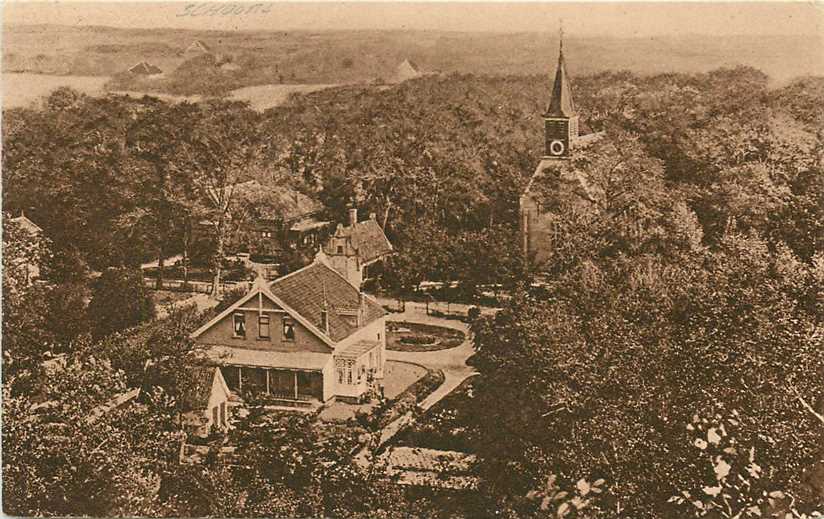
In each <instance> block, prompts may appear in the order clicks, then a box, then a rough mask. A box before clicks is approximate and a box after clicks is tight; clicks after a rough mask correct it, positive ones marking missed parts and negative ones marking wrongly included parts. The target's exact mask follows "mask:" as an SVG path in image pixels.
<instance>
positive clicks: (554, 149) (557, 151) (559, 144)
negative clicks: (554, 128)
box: [547, 139, 566, 157]
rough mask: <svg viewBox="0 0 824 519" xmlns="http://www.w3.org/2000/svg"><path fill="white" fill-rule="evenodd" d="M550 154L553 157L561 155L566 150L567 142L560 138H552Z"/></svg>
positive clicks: (549, 146) (549, 148) (549, 147)
mask: <svg viewBox="0 0 824 519" xmlns="http://www.w3.org/2000/svg"><path fill="white" fill-rule="evenodd" d="M547 148H548V151H549V154H550V155H552V156H553V157H561V156H563V154H564V152H566V144H564V141H562V140H560V139H552V140H551V141H549V145H548V146H547Z"/></svg>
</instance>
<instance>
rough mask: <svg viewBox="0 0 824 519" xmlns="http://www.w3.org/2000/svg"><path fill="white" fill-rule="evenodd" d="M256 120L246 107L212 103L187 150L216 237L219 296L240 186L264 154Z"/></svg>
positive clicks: (188, 167)
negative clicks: (234, 206) (233, 211)
mask: <svg viewBox="0 0 824 519" xmlns="http://www.w3.org/2000/svg"><path fill="white" fill-rule="evenodd" d="M256 120H257V116H256V114H255V112H253V111H252V110H251V109H250V108H249V107H248V105H247V104H245V103H238V102H225V101H214V102H209V103H206V104H204V105H203V106H202V107H201V112H200V114H199V117H198V118H197V120H196V122H195V124H194V127H193V128H192V134H191V140H190V142H188V143H187V146H186V150H185V168H186V170H187V171H188V172H189V174H190V175H191V176H192V180H193V182H194V184H195V186H196V189H197V192H198V194H199V196H200V199H201V200H203V206H204V208H205V210H204V212H205V215H206V216H207V217H208V218H209V220H210V221H211V225H212V229H213V232H214V238H215V244H216V247H215V249H216V250H215V254H214V257H213V258H212V268H213V270H214V278H213V280H212V296H213V297H218V294H219V293H220V289H221V284H220V279H221V269H222V268H223V267H222V262H223V258H224V254H225V245H226V239H227V235H228V231H229V223H230V218H231V216H230V215H231V214H232V209H233V204H234V203H235V202H236V196H237V194H236V190H237V184H238V182H239V181H240V180H241V178H242V175H244V174H245V173H246V170H247V169H248V168H249V167H250V166H252V165H253V164H254V163H255V161H256V160H259V157H260V153H261V148H260V139H259V133H258V131H257V128H256Z"/></svg>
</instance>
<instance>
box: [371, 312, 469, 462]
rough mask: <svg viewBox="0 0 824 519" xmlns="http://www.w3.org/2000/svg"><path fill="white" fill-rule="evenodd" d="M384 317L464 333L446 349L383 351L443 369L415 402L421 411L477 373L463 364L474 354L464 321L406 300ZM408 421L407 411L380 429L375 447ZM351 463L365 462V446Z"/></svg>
mask: <svg viewBox="0 0 824 519" xmlns="http://www.w3.org/2000/svg"><path fill="white" fill-rule="evenodd" d="M388 320H390V321H395V322H401V321H404V322H409V323H418V324H431V325H435V326H443V327H445V328H452V329H455V330H460V331H462V332H463V333H464V334H465V335H466V338H465V339H464V341H463V342H462V343H461V344H460V345H459V346H456V347H454V348H449V349H447V350H438V351H425V352H404V351H391V350H386V359H387V360H396V361H402V362H412V363H415V364H420V365H422V366H426V367H427V368H431V369H440V370H442V371H443V374H444V381H443V383H442V384H441V385H440V386H438V388H437V389H435V391H433V392H432V393H430V394H429V396H427V397H426V398H425V399H423V401H421V402H420V403H418V407H419V408H421V409H422V410H423V411H427V410H429V409H430V408H431V407H432V406H433V405H435V404H436V403H438V402H440V401H441V400H442V399H443V398H444V397H446V396H447V395H448V394H449V393H451V392H452V391H454V390H455V388H457V387H458V386H460V385H461V383H462V382H463V381H464V380H466V379H468V378H469V377H471V376H473V375H476V374H477V372H476V371H475V370H474V369H473V368H472V367H471V366H467V365H466V360H467V359H468V358H469V357H470V356H472V354H473V353H475V350H474V348H473V347H472V338H471V336H470V332H469V326H467V325H466V323H464V322H462V321H454V320H450V319H442V318H438V317H433V316H430V315H426V311H425V307H424V306H423V305H419V304H416V305H411V304H410V303H407V305H406V311H404V312H401V313H395V314H391V315H390V316H389V317H388ZM412 422H414V417H413V415H412V413H407V414H405V415H403V416H400V417H398V418H397V419H396V420H394V421H392V422H391V423H389V424H388V425H387V426H386V427H384V428H383V430H382V431H381V438H380V443H379V446H383V445H384V444H386V443H387V442H389V440H391V439H392V438H394V437H395V435H396V434H398V433H399V432H400V431H402V430H403V429H404V428H406V427H407V426H409V425H411V424H412ZM355 462H356V463H358V464H359V465H360V466H362V467H365V466H367V465H368V463H369V455H368V452H367V449H366V448H364V449H363V450H361V451H360V452H359V453H358V454H357V455H355Z"/></svg>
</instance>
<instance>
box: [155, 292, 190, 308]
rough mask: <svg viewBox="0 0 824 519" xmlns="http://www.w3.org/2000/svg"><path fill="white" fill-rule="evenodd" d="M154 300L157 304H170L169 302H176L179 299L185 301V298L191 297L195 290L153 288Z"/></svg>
mask: <svg viewBox="0 0 824 519" xmlns="http://www.w3.org/2000/svg"><path fill="white" fill-rule="evenodd" d="M151 294H152V301H154V304H155V306H163V305H168V304H169V303H176V302H178V301H183V300H185V299H189V298H190V297H192V296H193V295H195V292H175V291H172V290H152V291H151Z"/></svg>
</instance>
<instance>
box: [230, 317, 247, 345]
mask: <svg viewBox="0 0 824 519" xmlns="http://www.w3.org/2000/svg"><path fill="white" fill-rule="evenodd" d="M232 323H233V326H234V328H233V331H234V336H235V337H237V338H239V339H245V338H246V315H244V314H243V313H242V312H238V313H236V314H234V316H232Z"/></svg>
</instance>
